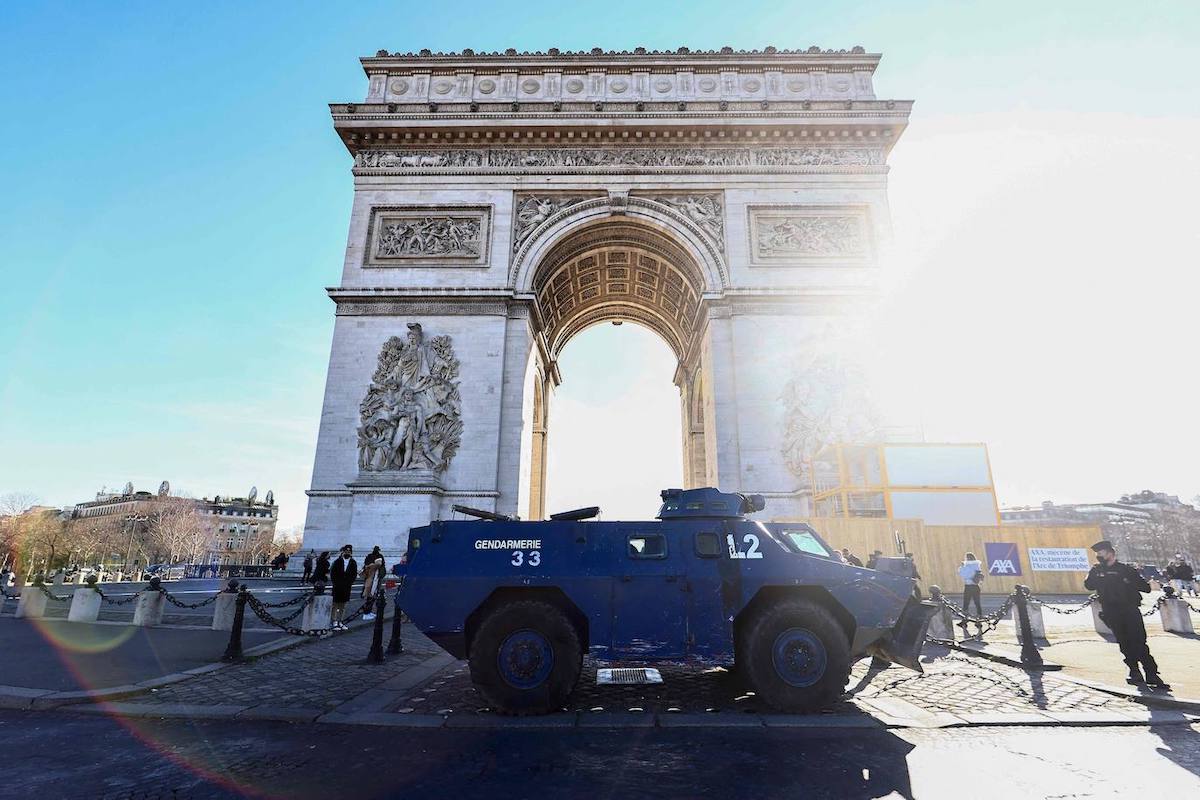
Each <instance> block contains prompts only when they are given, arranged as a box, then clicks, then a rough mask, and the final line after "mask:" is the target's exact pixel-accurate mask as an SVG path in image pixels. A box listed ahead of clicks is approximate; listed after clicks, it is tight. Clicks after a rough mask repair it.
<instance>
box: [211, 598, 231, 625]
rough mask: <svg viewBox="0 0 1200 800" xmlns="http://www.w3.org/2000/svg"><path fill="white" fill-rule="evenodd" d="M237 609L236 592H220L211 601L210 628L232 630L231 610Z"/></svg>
mask: <svg viewBox="0 0 1200 800" xmlns="http://www.w3.org/2000/svg"><path fill="white" fill-rule="evenodd" d="M236 610H237V592H221V593H220V594H219V595H217V602H215V603H213V618H212V629H213V630H214V631H231V630H233V612H234V611H236Z"/></svg>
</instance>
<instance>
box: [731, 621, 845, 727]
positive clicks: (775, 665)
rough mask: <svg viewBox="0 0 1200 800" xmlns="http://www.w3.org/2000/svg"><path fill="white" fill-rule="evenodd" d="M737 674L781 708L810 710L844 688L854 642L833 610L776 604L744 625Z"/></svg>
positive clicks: (823, 704) (786, 709)
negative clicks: (851, 647)
mask: <svg viewBox="0 0 1200 800" xmlns="http://www.w3.org/2000/svg"><path fill="white" fill-rule="evenodd" d="M743 641H744V643H745V644H744V646H743V647H742V648H741V651H740V653H739V662H740V663H739V665H738V666H739V672H740V673H741V674H742V676H744V678H745V680H746V681H747V682H748V683H749V684H750V688H751V689H753V690H754V693H755V694H756V695H757V696H758V697H760V698H762V700H763V701H764V702H766V703H767V704H768V705H770V706H772V707H774V708H776V709H779V710H780V711H790V712H798V713H809V712H813V711H819V710H820V709H822V708H824V707H826V706H828V705H829V704H830V703H832V702H833V701H834V700H836V699H837V698H838V697H840V696H841V695H842V693H843V692H844V691H845V690H846V681H847V679H848V678H849V677H850V642H849V640H848V639H847V637H846V632H845V630H843V629H842V626H841V625H839V624H838V621H837V620H836V619H835V618H834V616H833V614H832V613H831V612H830V611H829V609H827V608H825V607H824V606H822V605H820V604H819V603H815V602H812V601H810V600H802V599H799V598H797V599H794V600H784V601H781V602H778V603H774V604H772V605H771V606H769V607H767V608H765V609H764V610H762V611H760V612H759V613H758V614H756V615H755V617H754V618H753V619H752V620H750V623H749V625H748V626H747V628H746V632H745V638H744V640H743Z"/></svg>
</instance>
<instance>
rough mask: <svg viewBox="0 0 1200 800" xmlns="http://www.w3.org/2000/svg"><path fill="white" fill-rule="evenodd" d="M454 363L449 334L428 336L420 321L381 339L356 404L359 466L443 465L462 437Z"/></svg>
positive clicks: (388, 468)
mask: <svg viewBox="0 0 1200 800" xmlns="http://www.w3.org/2000/svg"><path fill="white" fill-rule="evenodd" d="M458 368H459V363H458V358H457V357H456V356H455V355H454V348H453V346H452V344H451V341H450V337H449V336H434V337H433V338H432V339H430V340H429V341H428V342H426V341H425V335H424V331H423V330H422V329H421V325H420V323H416V322H410V323H408V334H407V336H406V337H405V338H404V339H401V338H400V337H399V336H393V337H391V338H389V339H388V340H387V341H386V342H384V344H383V348H382V350H381V351H380V353H379V362H378V365H377V367H376V369H375V374H374V375H373V376H372V378H371V385H370V387H369V388H368V389H367V394H366V397H364V398H363V401H362V403H361V404H360V405H359V417H360V423H361V424H360V425H359V428H358V467H359V470H361V471H362V472H364V473H365V472H375V473H378V472H407V471H413V470H428V471H432V472H434V473H439V472H443V471H445V469H446V468H447V467H448V466H449V465H450V460H451V459H452V458H454V454H455V453H457V452H458V446H459V443H460V441H461V438H462V430H463V424H462V408H461V406H462V399H461V397H460V396H459V392H458V384H459V382H458V380H456V379H457V378H458Z"/></svg>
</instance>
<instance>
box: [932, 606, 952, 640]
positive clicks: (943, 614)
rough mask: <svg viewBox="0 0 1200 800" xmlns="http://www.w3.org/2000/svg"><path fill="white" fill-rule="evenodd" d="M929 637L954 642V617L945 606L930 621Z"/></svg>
mask: <svg viewBox="0 0 1200 800" xmlns="http://www.w3.org/2000/svg"><path fill="white" fill-rule="evenodd" d="M929 636H930V637H931V638H934V639H947V640H949V641H951V642H953V641H954V616H953V614H951V612H950V609H948V608H946V607H945V606H941V607H940V608H938V610H937V611H936V612H934V614H933V616H932V617H931V618H930V620H929Z"/></svg>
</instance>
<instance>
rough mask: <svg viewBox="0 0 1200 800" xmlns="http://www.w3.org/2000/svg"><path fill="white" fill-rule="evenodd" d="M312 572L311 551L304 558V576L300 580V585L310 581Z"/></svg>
mask: <svg viewBox="0 0 1200 800" xmlns="http://www.w3.org/2000/svg"><path fill="white" fill-rule="evenodd" d="M312 571H313V554H312V550H309V551H308V555H306V556H305V557H304V576H303V577H302V578H300V582H301V583H308V582H309V581H310V580H312V574H313V573H312Z"/></svg>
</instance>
